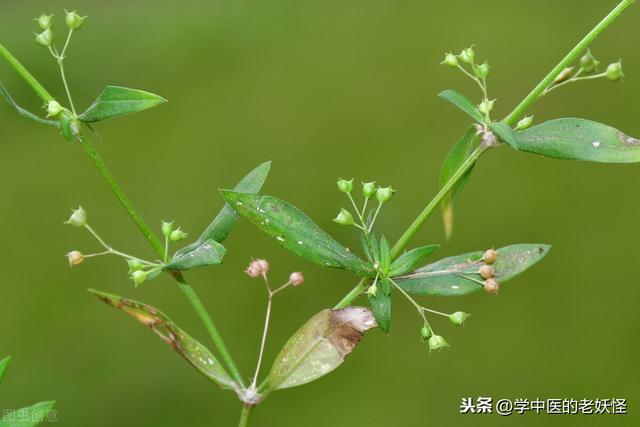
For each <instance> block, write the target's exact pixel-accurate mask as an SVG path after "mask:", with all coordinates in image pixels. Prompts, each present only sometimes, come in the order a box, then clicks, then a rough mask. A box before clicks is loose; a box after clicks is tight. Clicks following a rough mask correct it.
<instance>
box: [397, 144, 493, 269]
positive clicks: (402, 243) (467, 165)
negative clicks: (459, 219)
mask: <svg viewBox="0 0 640 427" xmlns="http://www.w3.org/2000/svg"><path fill="white" fill-rule="evenodd" d="M488 148H489V147H486V146H483V145H481V146H479V147H478V148H476V149H475V150H474V151H473V152H472V153H471V154H470V155H469V157H467V158H466V159H465V161H464V162H463V163H462V164H461V165H460V167H459V168H458V170H456V171H455V173H454V174H453V175H451V178H449V180H448V181H447V182H446V184H444V185H443V186H442V188H441V189H440V191H438V194H436V195H435V197H434V198H433V199H432V200H431V201H430V202H429V204H428V205H427V206H426V207H425V208H424V209H423V210H422V212H420V215H418V217H417V218H416V219H415V221H413V223H412V224H411V225H410V226H409V228H408V229H407V231H405V232H404V234H403V235H402V236H400V239H398V242H397V243H396V244H395V245H394V246H393V248H392V249H391V259H396V258H397V257H398V256H399V255H400V254H401V253H402V251H403V250H404V248H405V247H406V246H407V244H408V243H409V240H411V238H412V237H413V236H415V234H416V233H417V232H418V230H419V229H420V227H421V226H422V224H424V222H425V221H426V220H427V219H428V218H429V217H430V216H431V214H433V212H434V211H435V210H436V208H437V207H438V205H439V204H440V202H442V200H443V199H444V198H445V197H446V196H447V194H449V191H450V190H451V188H453V186H454V185H456V184H457V183H458V181H459V180H460V179H461V178H462V177H463V176H464V174H465V173H466V172H467V171H468V170H469V169H471V167H472V166H473V164H474V163H475V162H476V160H478V158H479V157H480V156H481V155H482V153H484V152H485V151H486V150H487V149H488Z"/></svg>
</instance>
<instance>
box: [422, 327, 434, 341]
mask: <svg viewBox="0 0 640 427" xmlns="http://www.w3.org/2000/svg"><path fill="white" fill-rule="evenodd" d="M420 336H421V337H422V341H426V340H428V339H429V338H430V337H431V329H429V327H428V326H427V325H424V326H423V327H422V329H420Z"/></svg>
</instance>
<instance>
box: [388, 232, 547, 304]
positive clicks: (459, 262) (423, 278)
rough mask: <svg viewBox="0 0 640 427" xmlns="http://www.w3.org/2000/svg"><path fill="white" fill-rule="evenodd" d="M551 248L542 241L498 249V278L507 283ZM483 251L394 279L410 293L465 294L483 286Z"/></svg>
mask: <svg viewBox="0 0 640 427" xmlns="http://www.w3.org/2000/svg"><path fill="white" fill-rule="evenodd" d="M550 248H551V247H550V246H548V245H540V244H521V245H512V246H506V247H504V248H501V249H498V250H497V258H496V262H495V264H494V265H493V267H494V274H495V279H496V280H497V281H498V282H500V283H503V282H506V281H507V280H509V279H512V278H513V277H515V276H517V275H518V274H520V273H522V272H523V271H525V270H526V269H528V268H529V267H531V266H532V265H533V264H535V263H537V262H538V261H540V260H541V259H542V258H543V257H544V256H545V255H546V254H547V252H549V249H550ZM482 254H483V251H476V252H470V253H467V254H464V255H457V256H453V257H449V258H444V259H442V260H440V261H437V262H435V263H433V264H429V265H427V266H425V267H422V268H420V269H418V270H416V271H414V272H413V273H410V274H407V275H403V276H399V277H396V278H394V279H393V280H394V281H395V282H396V283H397V284H398V286H400V287H402V289H404V290H405V291H407V292H410V293H413V294H417V295H442V296H458V295H466V294H470V293H472V292H475V291H478V290H480V289H482V288H483V285H482V283H483V279H482V278H481V277H480V275H479V274H478V271H479V268H480V266H481V265H482V264H483V262H482Z"/></svg>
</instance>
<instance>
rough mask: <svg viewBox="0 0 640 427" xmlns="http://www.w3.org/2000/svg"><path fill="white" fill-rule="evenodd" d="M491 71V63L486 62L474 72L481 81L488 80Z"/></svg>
mask: <svg viewBox="0 0 640 427" xmlns="http://www.w3.org/2000/svg"><path fill="white" fill-rule="evenodd" d="M490 69H491V67H489V63H487V62H485V63H484V64H481V65H478V66H477V67H476V68H475V70H474V71H475V73H476V77H478V78H479V79H486V78H487V76H488V75H489V70H490Z"/></svg>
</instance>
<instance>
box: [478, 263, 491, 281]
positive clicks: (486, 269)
mask: <svg viewBox="0 0 640 427" xmlns="http://www.w3.org/2000/svg"><path fill="white" fill-rule="evenodd" d="M478 273H480V277H482V278H483V279H490V278H492V277H493V267H491V266H490V265H486V264H485V265H482V266H481V267H480V270H479V271H478Z"/></svg>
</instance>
